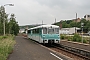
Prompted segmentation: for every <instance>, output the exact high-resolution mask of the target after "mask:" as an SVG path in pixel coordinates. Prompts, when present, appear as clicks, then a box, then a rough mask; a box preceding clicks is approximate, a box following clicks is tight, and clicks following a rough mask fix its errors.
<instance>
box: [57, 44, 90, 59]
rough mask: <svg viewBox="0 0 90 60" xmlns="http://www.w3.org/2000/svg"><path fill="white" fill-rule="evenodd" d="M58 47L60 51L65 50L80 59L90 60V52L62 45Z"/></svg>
mask: <svg viewBox="0 0 90 60" xmlns="http://www.w3.org/2000/svg"><path fill="white" fill-rule="evenodd" d="M56 46H57V47H58V49H62V50H65V51H67V52H70V53H72V54H75V55H78V56H80V57H83V58H85V59H88V60H90V51H87V50H84V49H79V48H75V47H71V46H66V45H62V44H56ZM59 47H60V48H59Z"/></svg>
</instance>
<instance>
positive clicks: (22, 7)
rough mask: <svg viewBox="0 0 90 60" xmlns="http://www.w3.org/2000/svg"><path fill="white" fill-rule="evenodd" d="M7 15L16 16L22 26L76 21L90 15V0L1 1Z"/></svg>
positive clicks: (0, 4) (0, 3)
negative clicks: (77, 18)
mask: <svg viewBox="0 0 90 60" xmlns="http://www.w3.org/2000/svg"><path fill="white" fill-rule="evenodd" d="M11 3H12V4H14V6H12V7H11V6H5V10H6V13H7V14H9V15H10V14H12V13H14V14H15V17H16V21H18V24H19V25H20V26H22V25H31V24H42V21H43V24H52V23H54V22H55V18H56V22H59V21H61V20H69V19H75V18H76V17H75V14H76V13H77V15H78V17H79V18H83V17H84V15H86V14H90V0H0V6H3V5H5V4H11Z"/></svg>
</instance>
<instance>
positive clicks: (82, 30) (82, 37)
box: [82, 26, 83, 43]
mask: <svg viewBox="0 0 90 60" xmlns="http://www.w3.org/2000/svg"><path fill="white" fill-rule="evenodd" d="M82 43H83V26H82Z"/></svg>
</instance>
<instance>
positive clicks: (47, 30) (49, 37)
mask: <svg viewBox="0 0 90 60" xmlns="http://www.w3.org/2000/svg"><path fill="white" fill-rule="evenodd" d="M27 36H28V38H30V39H32V40H35V41H37V42H39V43H60V34H59V26H56V25H41V26H37V27H33V28H30V29H28V31H27Z"/></svg>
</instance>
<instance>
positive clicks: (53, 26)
mask: <svg viewBox="0 0 90 60" xmlns="http://www.w3.org/2000/svg"><path fill="white" fill-rule="evenodd" d="M42 27H46V28H48V27H52V28H59V26H56V25H41V26H37V27H33V28H30V29H28V30H32V29H36V28H42Z"/></svg>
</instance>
